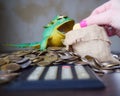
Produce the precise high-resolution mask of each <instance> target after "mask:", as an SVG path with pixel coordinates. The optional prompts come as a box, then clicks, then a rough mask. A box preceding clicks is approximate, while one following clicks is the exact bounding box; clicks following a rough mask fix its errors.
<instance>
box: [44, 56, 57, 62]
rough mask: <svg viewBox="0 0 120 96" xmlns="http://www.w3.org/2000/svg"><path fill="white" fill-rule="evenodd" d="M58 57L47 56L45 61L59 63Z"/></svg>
mask: <svg viewBox="0 0 120 96" xmlns="http://www.w3.org/2000/svg"><path fill="white" fill-rule="evenodd" d="M57 59H58V56H57V55H52V56H45V57H44V61H49V62H51V63H52V62H54V61H57Z"/></svg>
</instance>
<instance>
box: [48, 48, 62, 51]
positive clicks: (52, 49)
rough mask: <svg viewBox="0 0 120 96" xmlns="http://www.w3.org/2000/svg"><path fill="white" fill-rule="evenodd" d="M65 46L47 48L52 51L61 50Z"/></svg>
mask: <svg viewBox="0 0 120 96" xmlns="http://www.w3.org/2000/svg"><path fill="white" fill-rule="evenodd" d="M62 48H63V47H48V48H47V50H51V51H58V50H61V49H62Z"/></svg>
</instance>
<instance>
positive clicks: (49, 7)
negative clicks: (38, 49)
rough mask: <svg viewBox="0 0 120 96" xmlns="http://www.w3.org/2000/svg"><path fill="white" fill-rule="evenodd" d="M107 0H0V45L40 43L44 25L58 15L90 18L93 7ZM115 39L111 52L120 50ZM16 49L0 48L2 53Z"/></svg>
mask: <svg viewBox="0 0 120 96" xmlns="http://www.w3.org/2000/svg"><path fill="white" fill-rule="evenodd" d="M106 1H108V0H0V44H4V43H28V42H35V41H40V40H41V37H42V36H41V35H42V32H43V30H44V29H43V26H44V25H46V24H47V23H48V22H49V21H50V20H51V19H52V18H53V17H54V16H56V15H57V14H62V15H68V16H69V17H71V18H73V19H74V20H75V22H79V21H80V20H82V19H83V18H85V17H87V16H89V14H90V13H91V12H92V10H93V9H94V8H96V7H97V6H99V5H101V4H103V3H104V2H106ZM110 39H111V40H112V46H111V48H112V51H120V44H119V42H120V39H119V38H117V37H116V36H115V37H112V38H110ZM6 50H7V51H8V50H15V48H8V47H3V46H0V51H6Z"/></svg>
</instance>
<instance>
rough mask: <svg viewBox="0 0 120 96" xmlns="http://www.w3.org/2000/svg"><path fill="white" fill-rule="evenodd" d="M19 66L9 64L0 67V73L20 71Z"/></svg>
mask: <svg viewBox="0 0 120 96" xmlns="http://www.w3.org/2000/svg"><path fill="white" fill-rule="evenodd" d="M20 68H21V67H20V65H19V64H17V63H9V64H5V65H3V66H1V70H2V71H8V72H15V71H18V70H19V69H20Z"/></svg>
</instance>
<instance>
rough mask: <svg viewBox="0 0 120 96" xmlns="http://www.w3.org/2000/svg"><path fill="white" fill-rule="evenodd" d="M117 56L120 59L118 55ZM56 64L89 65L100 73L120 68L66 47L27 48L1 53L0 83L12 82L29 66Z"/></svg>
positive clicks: (117, 65)
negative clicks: (42, 49) (81, 54)
mask: <svg viewBox="0 0 120 96" xmlns="http://www.w3.org/2000/svg"><path fill="white" fill-rule="evenodd" d="M116 58H118V59H120V58H119V57H117V56H116ZM56 64H82V65H88V66H90V67H91V68H92V69H93V71H95V72H96V73H99V74H105V73H110V72H114V71H115V70H118V69H120V65H119V64H111V63H110V62H104V63H100V62H99V61H98V60H97V59H96V58H93V57H91V56H85V57H84V58H81V57H80V56H78V55H77V54H76V53H74V52H72V51H67V50H66V49H65V47H48V48H47V49H46V50H44V51H40V50H39V49H27V50H20V51H16V52H11V53H4V54H0V84H3V83H6V82H10V81H11V80H13V79H14V78H15V77H16V76H18V75H20V72H21V71H22V69H25V68H27V67H32V66H52V65H56ZM26 70H27V69H26Z"/></svg>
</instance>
